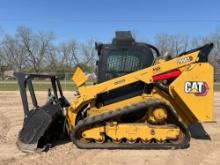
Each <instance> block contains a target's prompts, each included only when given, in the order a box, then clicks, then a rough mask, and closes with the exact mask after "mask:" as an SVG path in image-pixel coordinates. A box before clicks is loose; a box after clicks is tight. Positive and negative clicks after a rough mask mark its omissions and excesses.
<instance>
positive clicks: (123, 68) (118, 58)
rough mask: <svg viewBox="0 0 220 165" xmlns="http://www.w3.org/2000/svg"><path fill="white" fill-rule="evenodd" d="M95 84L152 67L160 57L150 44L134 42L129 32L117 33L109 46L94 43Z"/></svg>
mask: <svg viewBox="0 0 220 165" xmlns="http://www.w3.org/2000/svg"><path fill="white" fill-rule="evenodd" d="M96 50H97V51H98V55H99V61H97V75H98V76H97V77H98V79H97V82H98V83H101V82H104V81H107V80H110V79H113V78H116V77H120V76H123V75H125V74H128V73H131V72H134V71H137V70H140V69H143V68H147V67H149V66H152V65H153V64H154V62H155V60H156V58H157V57H158V56H159V55H160V54H159V51H158V50H157V48H155V47H154V46H152V45H150V44H146V43H141V42H136V41H135V39H134V38H133V37H132V35H131V32H130V31H118V32H116V36H115V38H114V39H113V40H112V43H111V44H100V43H98V44H97V43H96Z"/></svg>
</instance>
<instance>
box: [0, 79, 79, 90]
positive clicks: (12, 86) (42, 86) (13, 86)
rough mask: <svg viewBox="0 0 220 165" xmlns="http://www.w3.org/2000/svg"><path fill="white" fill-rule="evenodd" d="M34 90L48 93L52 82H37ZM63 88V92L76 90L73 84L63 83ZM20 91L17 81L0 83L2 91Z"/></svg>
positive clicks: (34, 83) (34, 84)
mask: <svg viewBox="0 0 220 165" xmlns="http://www.w3.org/2000/svg"><path fill="white" fill-rule="evenodd" d="M33 86H34V89H35V90H36V91H47V90H48V88H51V84H50V82H47V81H43V82H41V81H36V82H33ZM61 86H62V89H63V90H67V91H73V90H76V86H75V85H74V84H73V82H67V83H65V82H62V81H61ZM17 90H19V88H18V85H17V82H16V81H6V82H4V81H0V91H17Z"/></svg>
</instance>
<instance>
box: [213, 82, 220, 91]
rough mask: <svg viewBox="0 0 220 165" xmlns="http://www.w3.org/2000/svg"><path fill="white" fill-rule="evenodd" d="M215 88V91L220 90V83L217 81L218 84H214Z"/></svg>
mask: <svg viewBox="0 0 220 165" xmlns="http://www.w3.org/2000/svg"><path fill="white" fill-rule="evenodd" d="M214 90H215V91H220V83H216V84H215V85H214Z"/></svg>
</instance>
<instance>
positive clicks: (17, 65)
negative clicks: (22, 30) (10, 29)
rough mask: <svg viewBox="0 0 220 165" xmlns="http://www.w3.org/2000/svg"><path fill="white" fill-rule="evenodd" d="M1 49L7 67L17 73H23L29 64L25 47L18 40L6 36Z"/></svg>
mask: <svg viewBox="0 0 220 165" xmlns="http://www.w3.org/2000/svg"><path fill="white" fill-rule="evenodd" d="M2 45H3V46H2V47H1V53H2V58H3V59H4V63H5V65H7V66H8V67H9V68H11V69H14V70H16V71H21V70H22V69H23V68H24V67H25V64H26V62H27V56H26V51H25V47H24V46H23V45H21V43H20V42H19V40H18V38H17V37H16V36H15V37H12V36H10V35H5V37H4V40H3V44H2Z"/></svg>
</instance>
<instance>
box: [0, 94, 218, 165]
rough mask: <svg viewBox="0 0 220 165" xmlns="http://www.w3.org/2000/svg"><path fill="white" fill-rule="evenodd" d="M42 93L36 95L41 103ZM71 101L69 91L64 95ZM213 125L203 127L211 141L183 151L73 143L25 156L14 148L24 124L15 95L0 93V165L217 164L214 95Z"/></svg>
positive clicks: (205, 141)
mask: <svg viewBox="0 0 220 165" xmlns="http://www.w3.org/2000/svg"><path fill="white" fill-rule="evenodd" d="M46 95H47V94H46V93H45V92H38V97H39V99H40V100H41V101H42V102H43V101H44V99H45V96H46ZM65 95H66V96H67V97H68V98H69V100H71V98H72V97H73V93H72V92H65ZM214 105H215V116H216V117H215V119H216V121H217V122H216V123H207V124H204V125H203V126H204V127H205V130H206V131H207V132H208V133H209V135H210V137H211V140H198V139H192V140H191V142H190V144H191V146H190V148H188V149H184V150H159V151H157V150H81V149H78V148H76V146H74V145H73V144H72V143H66V144H62V145H59V146H56V147H54V148H52V149H51V150H49V151H48V152H44V153H40V154H26V153H23V152H21V151H19V150H18V149H17V147H16V139H17V134H18V132H19V130H20V129H21V126H22V122H23V111H22V105H21V100H20V96H19V93H18V92H2V91H1V92H0V165H7V164H10V165H11V164H16V165H19V164H22V165H23V164H24V165H26V164H27V165H29V164H31V165H35V164H51V165H56V164H57V165H58V164H59V165H60V164H63V165H64V164H68V165H70V164H73V165H76V164H82V165H84V164H90V165H93V164H94V165H95V164H105V165H108V164H116V165H117V164H126V165H127V164H132V165H134V164H151V165H161V164H191V165H192V164H201V165H203V164H204V165H214V164H219V162H220V157H219V155H220V129H219V128H220V123H219V120H220V93H215V102H214Z"/></svg>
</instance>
